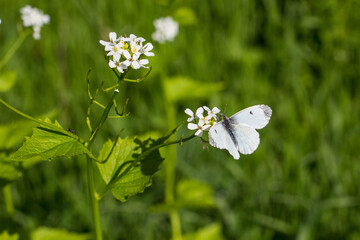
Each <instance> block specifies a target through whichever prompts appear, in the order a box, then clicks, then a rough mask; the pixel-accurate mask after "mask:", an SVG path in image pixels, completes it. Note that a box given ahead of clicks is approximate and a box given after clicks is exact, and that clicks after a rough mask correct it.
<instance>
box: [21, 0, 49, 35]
mask: <svg viewBox="0 0 360 240" xmlns="http://www.w3.org/2000/svg"><path fill="white" fill-rule="evenodd" d="M20 13H21V19H22V21H23V25H24V27H33V30H34V32H33V37H34V39H36V40H38V39H40V30H41V27H42V26H43V25H44V24H48V23H49V22H50V17H49V15H47V14H44V13H43V11H41V10H40V9H37V8H33V7H31V6H30V5H26V6H25V7H23V8H21V9H20Z"/></svg>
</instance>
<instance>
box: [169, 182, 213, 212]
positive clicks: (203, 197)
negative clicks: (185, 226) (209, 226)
mask: <svg viewBox="0 0 360 240" xmlns="http://www.w3.org/2000/svg"><path fill="white" fill-rule="evenodd" d="M213 195H214V191H213V189H212V188H211V186H210V185H209V184H207V183H202V182H199V181H197V180H194V179H187V180H182V181H180V182H179V183H178V184H177V186H176V196H177V198H176V199H177V200H176V205H177V206H178V207H192V208H209V207H215V201H214V197H213Z"/></svg>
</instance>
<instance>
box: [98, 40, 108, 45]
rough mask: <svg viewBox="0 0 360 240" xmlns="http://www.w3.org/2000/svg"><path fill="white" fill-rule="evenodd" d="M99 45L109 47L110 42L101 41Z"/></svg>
mask: <svg viewBox="0 0 360 240" xmlns="http://www.w3.org/2000/svg"><path fill="white" fill-rule="evenodd" d="M99 43H100V44H101V45H103V46H107V45H109V44H110V43H109V42H106V41H104V40H100V41H99Z"/></svg>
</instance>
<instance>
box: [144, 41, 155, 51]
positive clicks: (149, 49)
mask: <svg viewBox="0 0 360 240" xmlns="http://www.w3.org/2000/svg"><path fill="white" fill-rule="evenodd" d="M153 48H154V46H153V45H152V44H151V43H147V44H145V46H144V50H146V51H147V52H149V51H151V50H152V49H153Z"/></svg>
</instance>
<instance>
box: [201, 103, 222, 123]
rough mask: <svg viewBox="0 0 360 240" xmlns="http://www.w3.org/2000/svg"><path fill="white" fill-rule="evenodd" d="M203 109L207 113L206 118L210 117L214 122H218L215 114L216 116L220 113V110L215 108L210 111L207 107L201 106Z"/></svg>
mask: <svg viewBox="0 0 360 240" xmlns="http://www.w3.org/2000/svg"><path fill="white" fill-rule="evenodd" d="M203 108H204V109H205V111H207V112H208V116H210V119H211V118H214V119H215V120H218V117H217V116H216V114H218V113H219V112H220V109H218V108H217V107H214V108H213V109H211V110H210V108H208V107H207V106H203ZM210 119H209V120H210Z"/></svg>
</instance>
